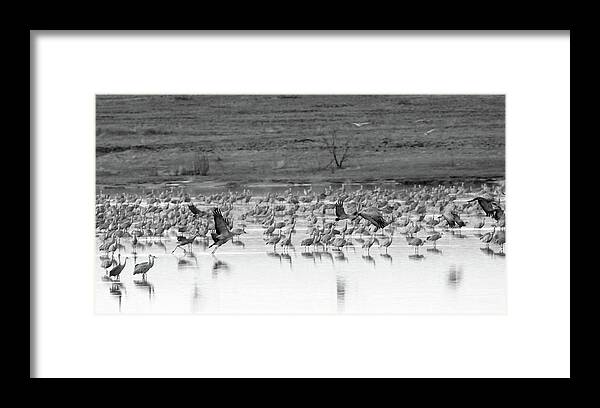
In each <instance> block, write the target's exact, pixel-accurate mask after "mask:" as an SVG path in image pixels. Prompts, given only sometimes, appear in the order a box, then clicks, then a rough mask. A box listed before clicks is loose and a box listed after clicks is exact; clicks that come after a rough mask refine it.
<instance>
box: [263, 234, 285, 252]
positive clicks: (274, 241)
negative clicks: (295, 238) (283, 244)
mask: <svg viewBox="0 0 600 408" xmlns="http://www.w3.org/2000/svg"><path fill="white" fill-rule="evenodd" d="M280 240H281V230H279V235H275V236H274V237H271V238H269V240H268V241H267V242H265V245H273V251H275V249H276V248H275V246H276V245H277V243H278V242H279V241H280Z"/></svg>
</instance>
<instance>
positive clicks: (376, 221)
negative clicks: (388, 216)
mask: <svg viewBox="0 0 600 408" xmlns="http://www.w3.org/2000/svg"><path fill="white" fill-rule="evenodd" d="M358 215H360V216H361V217H363V218H364V219H365V220H367V221H369V222H370V223H371V224H373V225H375V226H376V227H377V228H385V227H386V225H388V224H389V223H388V222H387V221H386V220H385V218H383V216H382V215H381V213H380V212H379V211H378V210H377V209H376V208H375V207H371V208H368V209H366V210H364V211H361V212H360V213H358Z"/></svg>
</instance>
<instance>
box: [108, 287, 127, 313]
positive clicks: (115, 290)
mask: <svg viewBox="0 0 600 408" xmlns="http://www.w3.org/2000/svg"><path fill="white" fill-rule="evenodd" d="M109 293H110V294H111V295H112V296H115V297H116V298H117V299H118V300H119V312H121V303H122V297H123V293H127V291H126V290H125V285H123V284H122V283H121V282H113V283H112V284H111V285H110V289H109Z"/></svg>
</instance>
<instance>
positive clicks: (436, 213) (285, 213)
mask: <svg viewBox="0 0 600 408" xmlns="http://www.w3.org/2000/svg"><path fill="white" fill-rule="evenodd" d="M503 198H504V187H503V186H501V185H496V184H494V185H491V186H490V185H487V184H483V185H481V186H480V187H474V186H469V187H467V186H465V185H464V184H461V185H452V186H447V185H437V186H429V185H413V186H404V187H400V188H393V189H390V188H383V187H373V188H365V187H364V186H362V185H361V186H360V187H359V188H358V189H356V190H354V191H347V189H346V186H345V185H341V186H340V187H336V188H334V187H333V186H328V187H324V188H323V189H322V191H320V192H317V191H315V190H313V188H312V187H310V188H308V189H304V190H303V191H293V190H292V188H289V189H287V190H286V191H284V192H283V193H279V194H278V193H267V194H266V195H264V196H257V195H253V194H252V193H251V191H249V190H247V189H244V190H241V191H227V192H220V193H215V194H209V195H204V196H197V197H192V196H190V194H189V193H188V192H186V191H185V190H184V189H183V188H181V189H174V188H169V189H165V190H162V191H160V192H158V193H157V192H155V191H154V190H152V191H150V192H147V193H142V194H126V193H119V194H116V195H110V194H104V193H103V192H100V194H98V195H97V197H96V232H97V235H98V237H99V241H100V246H99V251H100V253H101V256H100V259H101V266H102V268H104V269H105V271H106V277H107V278H108V279H111V280H114V279H116V280H118V279H119V277H120V275H121V273H122V272H123V270H124V269H125V267H126V265H127V260H128V259H129V258H128V257H125V258H124V260H123V263H121V256H120V253H119V254H117V258H116V259H115V252H119V251H120V249H121V248H124V245H123V244H122V241H123V240H130V241H129V242H130V243H131V246H132V248H133V252H134V254H136V247H138V246H141V245H143V243H142V241H144V242H145V243H150V244H151V243H155V244H156V245H158V246H162V247H164V248H166V247H165V244H164V242H163V240H176V245H175V247H174V249H173V250H172V251H171V253H174V252H175V251H183V252H184V253H188V252H191V251H192V244H194V243H195V241H197V240H202V241H204V242H205V243H206V244H207V245H206V246H207V247H208V248H212V251H211V253H213V254H214V253H215V251H217V250H218V249H219V248H220V247H221V246H223V245H225V244H227V243H228V242H232V243H234V244H235V242H236V240H239V237H240V236H241V235H242V234H245V233H246V227H247V224H252V225H253V226H257V227H258V226H260V227H261V228H263V229H264V231H263V234H262V235H263V237H264V245H265V246H272V247H273V251H276V250H277V246H279V247H281V248H282V250H283V251H287V250H288V249H289V248H292V247H293V246H294V243H297V244H299V246H300V247H301V248H303V251H309V250H310V249H311V248H312V249H313V250H315V249H316V248H322V249H324V250H326V251H328V250H332V251H341V250H343V249H344V248H346V247H355V243H356V244H358V245H360V246H361V247H362V248H363V250H364V251H366V252H367V253H368V252H369V251H370V249H371V248H372V247H373V246H374V245H378V246H379V248H380V250H385V251H386V253H387V250H388V248H389V247H390V246H391V244H392V242H394V239H395V238H396V237H397V235H403V236H404V240H405V242H406V244H407V245H408V246H409V247H412V248H413V249H412V250H413V251H414V253H415V254H418V251H419V248H420V247H421V246H423V245H425V244H431V245H432V246H433V247H434V248H435V247H436V244H437V242H438V241H439V240H440V239H442V238H443V237H444V235H445V233H447V232H448V231H450V232H451V233H452V234H455V233H458V234H461V228H463V227H466V226H468V227H469V228H474V229H476V230H480V231H481V230H482V229H483V227H484V226H486V225H488V226H492V227H493V228H492V230H491V231H488V232H486V233H484V234H478V235H479V239H480V240H481V241H482V242H483V243H484V244H485V245H486V248H488V249H489V246H490V245H498V246H499V248H500V252H499V253H501V254H503V253H504V252H503V251H504V244H505V242H506V236H505V209H504V208H502V205H501V203H502V202H503ZM461 216H463V217H464V216H469V217H474V218H475V221H472V223H471V225H468V224H469V221H466V220H464V219H463V218H461ZM298 219H303V220H304V221H305V222H306V234H305V236H304V237H303V238H301V239H296V238H295V236H294V235H295V234H296V233H297V231H296V222H297V220H298ZM418 235H420V236H418ZM209 243H210V245H208V244H209ZM136 259H137V257H136ZM154 259H156V257H155V256H153V255H148V260H147V261H146V262H142V263H138V264H134V265H133V275H141V276H142V278H143V279H144V280H145V278H146V274H147V273H148V272H149V271H150V270H151V268H152V267H153V266H154ZM134 262H135V260H134Z"/></svg>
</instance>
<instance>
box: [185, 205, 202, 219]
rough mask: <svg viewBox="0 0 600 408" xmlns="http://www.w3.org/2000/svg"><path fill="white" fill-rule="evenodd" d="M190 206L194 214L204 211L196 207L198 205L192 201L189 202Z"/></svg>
mask: <svg viewBox="0 0 600 408" xmlns="http://www.w3.org/2000/svg"><path fill="white" fill-rule="evenodd" d="M188 208H189V209H190V211H191V212H192V214H194V216H196V215H200V214H202V211H200V210H199V209H198V207H196V206H195V205H194V204H192V203H189V204H188Z"/></svg>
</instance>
